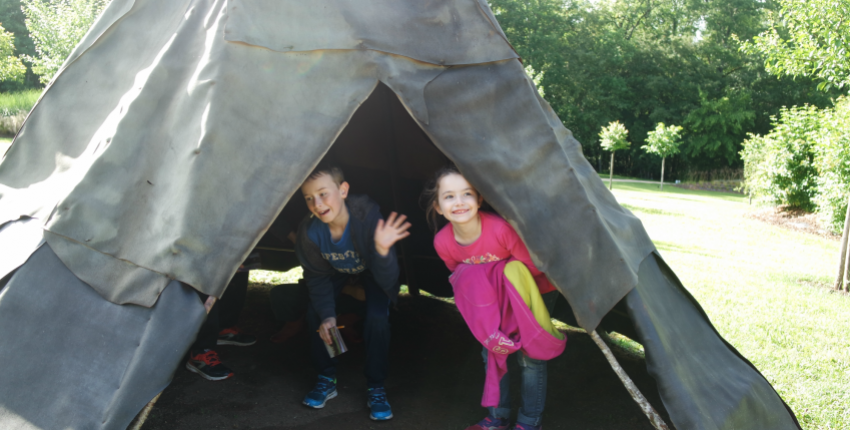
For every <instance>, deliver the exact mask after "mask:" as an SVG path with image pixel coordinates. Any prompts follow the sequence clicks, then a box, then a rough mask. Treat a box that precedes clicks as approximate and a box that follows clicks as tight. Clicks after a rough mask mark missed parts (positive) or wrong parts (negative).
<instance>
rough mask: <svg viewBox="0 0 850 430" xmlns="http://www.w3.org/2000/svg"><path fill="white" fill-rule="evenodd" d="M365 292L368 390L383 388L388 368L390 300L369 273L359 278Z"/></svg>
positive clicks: (364, 335) (364, 332)
mask: <svg viewBox="0 0 850 430" xmlns="http://www.w3.org/2000/svg"><path fill="white" fill-rule="evenodd" d="M360 279H361V280H362V281H363V288H364V289H365V291H366V323H365V327H364V330H363V337H364V339H365V341H366V369H365V373H366V382H367V383H368V386H369V388H380V387H383V386H384V380H385V379H386V378H387V368H388V367H389V352H390V322H389V319H388V317H389V313H390V298H389V297H387V294H386V293H384V290H382V289H381V287H379V286H378V285H377V284H376V283H375V280H374V279H373V278H372V273H371V272H370V271H368V270H367V271H366V272H363V273H362V274H361V276H360Z"/></svg>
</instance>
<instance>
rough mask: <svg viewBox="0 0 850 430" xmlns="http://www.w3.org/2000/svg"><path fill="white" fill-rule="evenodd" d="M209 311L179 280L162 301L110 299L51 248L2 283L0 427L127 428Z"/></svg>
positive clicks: (163, 381) (168, 376)
mask: <svg viewBox="0 0 850 430" xmlns="http://www.w3.org/2000/svg"><path fill="white" fill-rule="evenodd" d="M204 316H205V313H204V308H203V306H202V304H201V302H200V300H198V296H197V294H195V292H194V291H193V290H192V289H191V288H187V287H185V286H183V285H181V284H180V283H179V282H176V281H173V282H171V283H170V284H169V286H168V287H167V288H166V289H165V290H164V291H163V293H162V297H160V300H159V302H158V303H157V304H156V305H155V306H154V307H152V308H146V307H142V306H135V305H123V306H122V305H116V304H113V303H110V302H108V301H106V300H103V298H102V297H100V296H99V295H98V294H97V293H96V292H95V291H94V290H92V289H91V287H89V286H88V285H86V284H84V283H83V282H81V281H80V280H79V279H77V277H76V276H74V274H73V273H71V272H70V271H69V270H68V269H67V268H65V267H64V265H63V264H62V262H61V261H59V259H58V258H56V255H55V254H54V253H53V251H52V250H51V249H50V247H49V246H42V247H41V248H40V249H39V250H38V251H36V252H35V253H34V254H33V255H32V257H30V259H29V260H28V261H27V262H26V263H25V264H24V265H23V266H21V268H19V269H18V270H17V271H16V272H15V273H14V275H13V276H12V278H11V280H10V281H9V283H8V284H7V285H6V287H5V288H4V289H3V290H2V291H0V345H2V348H0V363H3V369H4V371H3V372H0V387H2V395H0V427H2V428H3V429H10V430H11V429H16V430H17V429H21V430H23V429H60V428H62V429H123V428H126V427H127V425H128V424H130V421H131V420H132V419H133V417H134V416H135V415H136V414H137V413H138V412H139V410H140V409H141V408H142V407H143V406H144V405H145V404H146V403H147V402H149V401H150V400H151V399H152V398H153V397H154V396H156V395H157V394H158V393H159V392H160V391H162V390H163V389H164V388H165V387H166V386H167V385H168V383H169V382H170V380H171V375H172V373H173V371H174V369H175V368H176V367H177V364H178V363H179V362H180V360H181V359H182V358H183V356H184V354H185V353H186V349H187V348H188V345H189V343H191V342H192V340H193V339H194V337H195V332H197V330H198V327H200V324H201V322H202V321H203V317H204Z"/></svg>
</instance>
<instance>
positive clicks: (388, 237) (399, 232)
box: [375, 212, 410, 257]
mask: <svg viewBox="0 0 850 430" xmlns="http://www.w3.org/2000/svg"><path fill="white" fill-rule="evenodd" d="M406 219H407V215H399V214H397V213H395V212H391V213H390V216H389V217H387V220H386V221H384V220H382V219H381V220H378V226H377V227H375V250H377V251H378V254H380V255H381V256H382V257H386V256H387V254H389V252H390V248H391V247H392V246H393V244H395V243H396V242H398V241H399V240H402V239H404V238H405V237H407V236H410V232H409V231H407V229H409V228H410V223H409V222H405V220H406Z"/></svg>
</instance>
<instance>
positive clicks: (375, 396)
mask: <svg viewBox="0 0 850 430" xmlns="http://www.w3.org/2000/svg"><path fill="white" fill-rule="evenodd" d="M366 406H368V407H369V418H371V419H373V420H375V421H385V420H388V419H390V418H392V417H393V410H392V409H391V408H390V403H389V402H387V391H386V390H384V388H383V387H381V388H370V389H369V400H368V401H367V402H366Z"/></svg>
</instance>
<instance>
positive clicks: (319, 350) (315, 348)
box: [307, 306, 337, 379]
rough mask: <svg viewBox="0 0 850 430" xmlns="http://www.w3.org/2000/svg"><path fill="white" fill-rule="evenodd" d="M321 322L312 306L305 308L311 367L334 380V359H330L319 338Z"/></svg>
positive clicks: (323, 343)
mask: <svg viewBox="0 0 850 430" xmlns="http://www.w3.org/2000/svg"><path fill="white" fill-rule="evenodd" d="M321 324H322V321H321V320H320V318H319V314H317V313H316V310H315V309H313V306H308V307H307V329H308V330H309V333H310V358H311V361H312V362H313V367H315V368H316V371H317V372H319V375H322V376H327V377H328V378H331V379H334V378H336V364H337V359H336V357H333V358H331V356H330V355H329V354H328V350H327V349H326V348H325V341H323V340H322V338H321V337H319V331H318V330H319V326H320V325H321Z"/></svg>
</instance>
